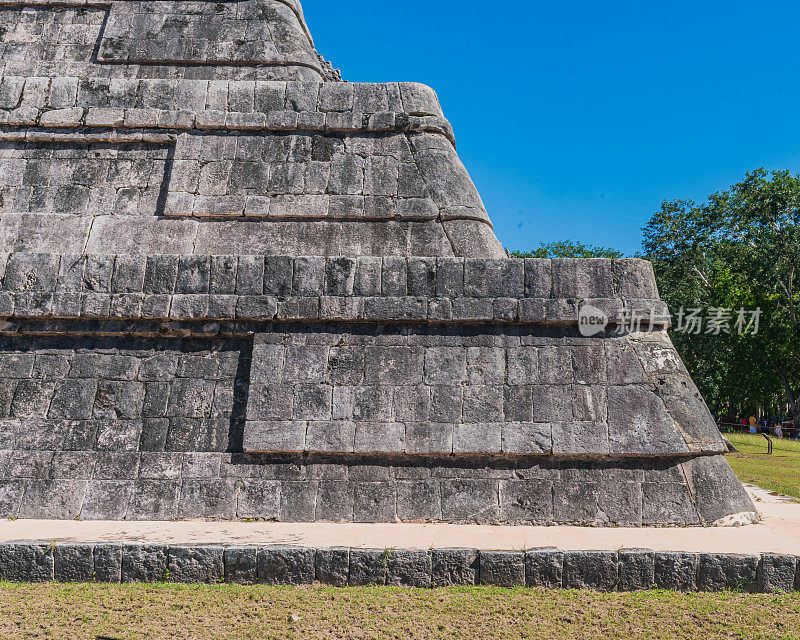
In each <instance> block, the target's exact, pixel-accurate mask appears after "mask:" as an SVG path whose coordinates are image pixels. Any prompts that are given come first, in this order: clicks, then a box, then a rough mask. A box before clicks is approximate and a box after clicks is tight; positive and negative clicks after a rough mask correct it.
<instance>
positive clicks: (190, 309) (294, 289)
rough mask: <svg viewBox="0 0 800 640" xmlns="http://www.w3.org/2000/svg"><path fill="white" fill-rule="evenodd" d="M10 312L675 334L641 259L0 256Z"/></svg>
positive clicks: (3, 310) (1, 301)
mask: <svg viewBox="0 0 800 640" xmlns="http://www.w3.org/2000/svg"><path fill="white" fill-rule="evenodd" d="M0 274H2V283H1V284H0V316H6V317H60V318H80V317H87V318H131V319H139V318H155V319H175V320H200V319H221V320H222V319H226V320H229V319H243V320H330V321H368V322H383V321H404V322H405V321H409V322H451V321H453V322H465V323H469V322H499V323H517V322H521V323H552V324H577V323H578V317H579V312H580V310H581V309H582V308H584V307H592V308H593V309H594V310H595V311H600V312H602V313H604V314H605V315H606V317H607V318H608V322H609V324H610V325H617V324H620V323H623V324H624V323H628V322H629V321H630V318H631V317H632V315H635V317H636V318H637V319H638V320H637V322H638V325H636V326H633V325H630V326H628V329H629V330H636V329H638V328H642V329H652V328H663V327H665V326H669V324H670V318H669V313H668V310H667V308H666V305H664V303H663V302H661V301H660V300H659V299H658V291H657V289H656V286H655V281H654V277H653V272H652V267H651V266H650V264H649V263H647V262H644V261H640V260H630V259H624V260H602V259H598V260H568V259H567V260H549V259H544V260H539V259H524V260H523V259H516V258H506V259H487V258H398V257H387V258H372V257H367V258H341V257H336V258H325V257H322V256H300V257H289V256H244V255H239V256H236V255H228V256H203V255H181V256H179V255H158V254H156V255H135V254H119V255H116V256H115V255H98V254H89V255H80V254H50V253H12V254H5V255H3V254H0Z"/></svg>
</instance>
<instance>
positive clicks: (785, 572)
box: [756, 553, 797, 593]
mask: <svg viewBox="0 0 800 640" xmlns="http://www.w3.org/2000/svg"><path fill="white" fill-rule="evenodd" d="M796 571H797V557H796V556H790V555H783V554H777V553H762V554H761V561H760V562H759V564H758V576H757V589H756V590H757V591H758V592H759V593H775V592H778V591H783V592H786V593H791V592H792V591H794V578H795V575H796Z"/></svg>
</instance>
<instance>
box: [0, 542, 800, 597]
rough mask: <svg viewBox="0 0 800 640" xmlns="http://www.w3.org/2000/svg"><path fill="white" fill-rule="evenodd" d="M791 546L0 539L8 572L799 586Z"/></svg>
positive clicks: (752, 589)
mask: <svg viewBox="0 0 800 640" xmlns="http://www.w3.org/2000/svg"><path fill="white" fill-rule="evenodd" d="M799 567H800V563H799V562H798V558H797V557H796V556H793V555H781V554H773V553H761V554H751V555H737V554H725V553H688V552H682V551H653V550H650V549H623V550H620V551H603V550H559V549H554V548H538V549H530V550H521V551H506V550H497V551H492V550H479V549H439V548H434V549H427V550H418V549H362V548H348V547H326V548H311V547H302V546H256V545H252V546H251V545H241V546H227V545H163V544H156V543H154V544H149V543H128V542H116V543H115V542H103V543H64V542H57V543H49V542H35V541H33V542H27V541H26V542H9V543H2V544H0V580H8V581H12V582H49V581H59V582H106V583H131V582H148V583H153V582H173V583H192V584H220V583H233V584H244V585H252V584H269V585H309V584H313V583H315V582H316V583H321V584H327V585H332V586H336V587H346V586H384V585H388V586H405V587H418V588H430V587H450V586H476V585H483V586H493V587H536V588H547V589H559V588H563V589H591V590H596V591H637V590H646V589H652V588H660V589H669V590H675V591H690V592H696V591H699V592H713V591H727V590H731V591H743V592H749V593H778V592H786V593H791V592H792V591H797V590H800V572H798V568H799Z"/></svg>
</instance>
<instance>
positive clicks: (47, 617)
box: [0, 583, 800, 640]
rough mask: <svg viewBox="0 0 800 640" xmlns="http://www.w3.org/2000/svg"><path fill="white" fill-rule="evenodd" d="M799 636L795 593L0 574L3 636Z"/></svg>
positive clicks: (578, 639) (575, 639)
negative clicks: (10, 579) (148, 581)
mask: <svg viewBox="0 0 800 640" xmlns="http://www.w3.org/2000/svg"><path fill="white" fill-rule="evenodd" d="M798 637H800V595H797V594H795V595H787V594H779V595H756V594H743V593H733V592H725V593H709V594H691V593H673V592H664V591H645V592H639V593H593V592H590V591H541V590H535V589H522V588H520V589H494V588H488V587H474V588H454V589H403V588H391V587H380V588H369V587H353V588H348V589H334V588H331V587H295V588H292V587H267V586H255V587H237V586H232V585H218V586H200V587H198V586H181V585H99V584H81V585H73V584H67V585H64V584H38V585H37V584H8V583H0V638H3V639H9V640H16V639H17V638H69V639H70V640H77V639H82V638H90V639H92V640H96V639H97V638H119V639H122V638H124V639H125V640H133V639H136V638H181V639H193V638H198V639H200V638H202V639H203V640H206V639H209V640H211V639H218V638H220V639H231V640H232V639H234V638H235V639H236V640H243V639H245V638H303V639H309V640H318V639H323V638H347V639H348V640H350V639H353V640H359V639H362V638H363V639H372V638H397V639H403V640H404V639H406V638H447V639H448V640H449V639H457V638H465V639H469V640H482V639H483V638H528V639H542V640H562V639H563V640H584V639H585V640H589V639H591V640H595V639H597V638H602V639H603V640H614V639H622V638H625V639H633V638H636V639H639V638H647V639H650V638H658V639H662V640H672V639H677V638H687V639H689V638H691V639H692V640H698V639H702V640H710V639H717V638H719V639H722V638H725V639H730V638H738V639H743V638H748V639H749V638H753V639H755V638H770V639H772V638H775V639H777V638H781V639H783V638H785V639H787V640H788V639H789V638H792V639H796V638H798Z"/></svg>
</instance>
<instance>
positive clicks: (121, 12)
mask: <svg viewBox="0 0 800 640" xmlns="http://www.w3.org/2000/svg"><path fill="white" fill-rule="evenodd" d="M0 29H2V32H3V38H2V44H0V53H1V54H2V55H0V61H2V62H0V73H5V74H7V75H20V76H50V75H62V76H63V75H67V76H68V75H79V76H94V77H116V78H136V77H143V78H183V77H187V78H203V79H209V78H225V79H228V78H232V79H242V80H255V79H265V80H289V79H293V80H311V81H316V80H325V79H331V80H335V79H338V75H337V74H336V73H334V72H333V70H332V69H331V68H330V65H329V64H327V63H326V62H325V61H324V60H322V59H321V58H320V56H318V54H317V52H316V50H315V49H314V43H313V41H312V39H311V34H310V33H309V31H308V28H307V27H306V24H305V20H304V18H303V14H302V8H301V7H300V5H299V3H298V2H294V1H293V0H226V1H225V2H193V3H184V2H171V3H164V2H153V1H149V0H144V1H143V0H119V1H116V0H106V1H98V0H78V1H77V2H75V1H72V0H71V1H69V2H65V1H62V0H4V1H3V2H2V3H0Z"/></svg>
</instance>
